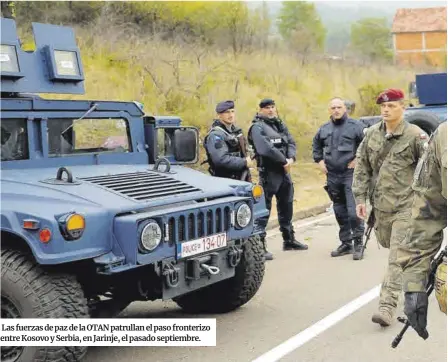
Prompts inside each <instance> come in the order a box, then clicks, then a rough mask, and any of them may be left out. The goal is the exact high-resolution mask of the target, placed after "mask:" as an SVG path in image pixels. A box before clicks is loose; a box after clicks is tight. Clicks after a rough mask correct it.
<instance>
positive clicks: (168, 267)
mask: <svg viewBox="0 0 448 362" xmlns="http://www.w3.org/2000/svg"><path fill="white" fill-rule="evenodd" d="M162 274H163V276H164V277H165V281H166V284H167V285H168V286H169V287H170V288H176V287H177V286H178V285H179V268H176V267H175V266H174V265H173V264H172V263H168V264H165V266H164V267H163V272H162Z"/></svg>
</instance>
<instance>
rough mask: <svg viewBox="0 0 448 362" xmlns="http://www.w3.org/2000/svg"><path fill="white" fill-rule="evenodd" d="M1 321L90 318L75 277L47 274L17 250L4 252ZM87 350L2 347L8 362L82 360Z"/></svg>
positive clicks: (30, 258) (3, 359)
mask: <svg viewBox="0 0 448 362" xmlns="http://www.w3.org/2000/svg"><path fill="white" fill-rule="evenodd" d="M1 253H2V257H1V258H2V265H1V275H2V277H1V311H2V318H88V317H89V315H88V309H87V301H86V299H85V298H84V292H83V290H82V288H81V285H80V284H79V283H78V282H77V281H76V278H75V277H74V276H73V275H67V274H57V273H54V274H53V273H48V272H45V271H44V270H43V269H42V268H41V267H40V266H39V265H38V264H37V263H36V262H35V261H34V260H33V258H32V256H31V255H30V254H26V253H24V252H21V251H17V250H2V251H1ZM86 352H87V347H81V346H79V347H62V346H54V347H41V346H39V347H1V360H2V361H8V362H30V361H39V362H65V361H80V360H81V359H82V357H83V356H84V355H85V353H86Z"/></svg>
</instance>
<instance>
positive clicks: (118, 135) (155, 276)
mask: <svg viewBox="0 0 448 362" xmlns="http://www.w3.org/2000/svg"><path fill="white" fill-rule="evenodd" d="M32 27H33V33H34V40H35V45H36V49H35V51H32V52H25V51H23V50H22V49H21V46H20V42H19V39H18V36H17V31H16V24H15V22H14V20H11V19H5V18H2V19H1V52H0V60H1V66H2V68H1V87H2V89H1V91H2V93H1V253H2V254H1V264H2V265H1V268H2V273H1V311H2V318H86V317H108V316H115V315H116V314H117V313H118V312H120V311H122V310H123V309H124V308H126V307H127V306H128V305H129V304H130V303H131V302H133V301H138V300H140V301H152V300H157V299H162V300H174V301H175V302H176V303H177V304H178V305H179V306H180V307H181V308H183V309H184V310H185V311H187V312H193V313H200V312H208V313H223V312H229V311H232V310H234V309H236V308H238V307H240V306H242V305H243V304H245V303H247V302H248V301H249V300H250V299H251V298H252V297H253V296H254V295H255V294H256V292H257V291H258V289H259V287H260V284H261V282H262V279H263V275H264V270H265V269H264V268H265V265H264V263H265V261H264V257H263V255H264V252H263V246H262V243H261V241H260V238H259V237H258V234H259V233H260V232H261V231H262V230H263V226H262V225H260V224H259V223H258V219H259V218H260V217H262V216H265V215H267V213H268V211H267V209H266V205H265V199H264V194H263V189H262V188H261V187H260V186H259V185H253V184H252V183H248V182H243V181H238V180H230V179H224V178H215V177H212V176H209V175H206V174H205V173H202V172H200V171H196V170H194V169H192V168H190V167H187V166H185V165H186V164H189V163H194V162H196V161H197V159H198V152H199V146H198V145H199V132H198V130H197V129H196V128H194V127H186V126H182V125H181V120H180V119H179V118H178V117H174V116H171V117H169V116H166V117H164V116H151V115H145V113H144V112H143V106H142V105H141V104H139V103H137V102H117V101H105V100H95V101H87V100H54V99H53V100H51V99H48V96H45V98H44V95H43V94H48V93H59V94H83V93H84V79H85V78H84V71H83V66H82V61H81V55H80V50H79V48H78V47H77V44H76V40H75V36H74V32H73V30H72V29H71V28H67V27H61V26H55V25H50V24H39V23H33V24H32ZM39 94H40V95H39ZM85 352H86V347H64V348H61V347H26V348H23V347H22V348H19V347H2V350H1V353H2V361H3V360H4V361H6V360H7V361H23V362H29V361H34V360H39V361H44V360H45V361H62V360H67V361H68V360H70V361H73V360H79V359H81V358H82V356H83V355H84V354H85ZM64 358H65V359H64Z"/></svg>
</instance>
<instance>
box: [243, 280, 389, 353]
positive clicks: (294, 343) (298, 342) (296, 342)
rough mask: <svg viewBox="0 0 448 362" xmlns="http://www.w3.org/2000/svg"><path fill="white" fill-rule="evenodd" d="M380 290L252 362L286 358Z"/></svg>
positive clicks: (354, 302)
mask: <svg viewBox="0 0 448 362" xmlns="http://www.w3.org/2000/svg"><path fill="white" fill-rule="evenodd" d="M380 288H381V284H379V285H377V286H376V287H375V288H373V289H371V290H369V291H368V292H366V293H364V294H363V295H361V296H360V297H358V298H356V299H355V300H353V301H351V302H350V303H348V304H346V305H344V306H343V307H341V308H339V309H338V310H337V311H335V312H333V313H331V314H329V315H328V316H326V317H325V318H324V319H321V320H320V321H319V322H317V323H315V324H313V325H312V326H311V327H308V328H307V329H305V330H304V331H302V332H300V333H298V334H296V335H295V336H293V337H291V338H290V339H288V340H287V341H285V342H283V343H282V344H280V345H278V346H277V347H275V348H273V349H271V350H270V351H268V352H266V353H265V354H263V355H262V356H260V357H258V358H257V359H255V360H253V361H252V362H274V361H278V360H279V359H280V358H282V357H284V356H286V355H287V354H288V353H291V352H292V351H294V350H295V349H297V348H299V347H300V346H302V345H304V344H305V343H306V342H308V341H309V340H311V339H313V338H314V337H316V336H318V335H319V334H321V333H322V332H324V331H325V330H327V329H328V328H330V327H332V326H333V325H335V324H336V323H338V322H340V321H341V320H342V319H344V318H346V317H348V316H349V315H350V314H352V313H353V312H355V311H357V310H358V309H360V308H361V307H363V306H364V305H366V304H367V303H369V302H371V301H372V300H374V299H375V298H376V297H378V296H379V294H380Z"/></svg>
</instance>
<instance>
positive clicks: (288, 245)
mask: <svg viewBox="0 0 448 362" xmlns="http://www.w3.org/2000/svg"><path fill="white" fill-rule="evenodd" d="M282 235H283V250H284V251H287V250H308V245H305V244H302V243H301V242H299V241H297V240H296V238H295V237H294V231H289V232H288V231H283V232H282Z"/></svg>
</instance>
